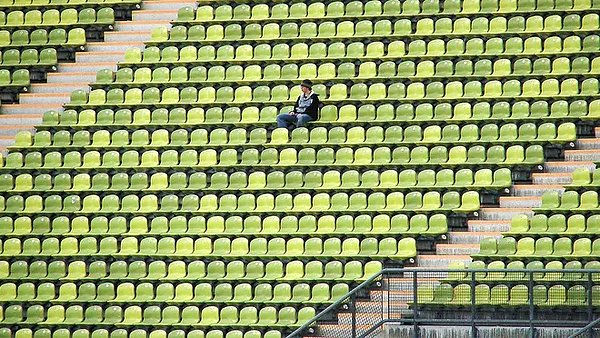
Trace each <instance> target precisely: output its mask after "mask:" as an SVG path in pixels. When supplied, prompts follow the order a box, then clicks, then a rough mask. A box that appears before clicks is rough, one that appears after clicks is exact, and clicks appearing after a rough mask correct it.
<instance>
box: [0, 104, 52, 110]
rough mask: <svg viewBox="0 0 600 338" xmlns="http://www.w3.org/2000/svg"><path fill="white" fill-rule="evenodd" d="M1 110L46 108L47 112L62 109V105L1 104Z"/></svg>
mask: <svg viewBox="0 0 600 338" xmlns="http://www.w3.org/2000/svg"><path fill="white" fill-rule="evenodd" d="M2 108H9V109H18V108H48V110H50V109H56V108H62V104H47V103H13V104H3V105H2V106H0V110H1V109H2Z"/></svg>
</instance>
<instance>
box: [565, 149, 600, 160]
mask: <svg viewBox="0 0 600 338" xmlns="http://www.w3.org/2000/svg"><path fill="white" fill-rule="evenodd" d="M565 161H592V162H595V161H600V150H596V149H585V150H578V149H577V150H565Z"/></svg>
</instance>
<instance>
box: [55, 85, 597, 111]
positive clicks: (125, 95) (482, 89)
mask: <svg viewBox="0 0 600 338" xmlns="http://www.w3.org/2000/svg"><path fill="white" fill-rule="evenodd" d="M313 89H314V91H315V92H316V93H318V94H320V96H321V101H323V102H325V103H329V102H339V101H346V100H354V101H357V100H360V101H364V102H369V101H372V102H382V101H383V102H385V101H394V102H396V101H403V102H404V101H406V102H413V100H418V99H427V100H433V99H438V100H439V99H444V100H456V99H475V98H484V99H493V98H500V97H503V98H509V97H510V98H513V97H514V98H519V97H528V98H529V97H531V98H542V97H545V98H554V97H556V96H564V97H574V96H575V97H576V96H586V97H588V96H597V95H598V94H599V93H600V89H599V84H598V79H596V78H588V79H585V80H582V81H579V80H578V79H576V78H569V79H564V80H561V81H559V80H557V79H546V80H543V81H540V80H538V79H529V80H526V81H523V82H521V81H519V80H509V81H506V82H504V83H502V82H500V81H498V80H491V81H488V82H486V83H482V82H480V81H469V82H468V83H466V84H463V83H462V82H460V81H452V82H449V83H447V84H444V83H442V82H431V83H428V84H427V85H425V83H421V82H412V83H410V84H409V85H408V86H406V85H405V84H404V83H393V84H389V85H386V84H384V83H374V84H371V85H367V84H364V83H359V84H355V85H352V86H351V87H350V88H348V86H346V85H345V84H343V83H337V84H334V85H332V86H331V87H329V88H326V87H325V86H324V85H316V86H315V88H313ZM299 91H300V88H299V87H298V86H290V87H288V86H286V85H277V86H274V87H272V88H269V86H258V87H256V88H254V89H252V88H251V87H250V86H240V87H237V88H234V87H229V86H223V87H220V88H218V89H217V88H215V87H210V86H207V87H203V88H200V89H199V90H198V88H196V87H186V88H183V89H182V90H180V89H179V88H177V87H169V88H166V89H162V90H161V89H159V88H156V87H150V88H146V89H144V90H143V91H142V89H141V88H131V89H127V90H126V91H124V90H123V89H120V88H115V89H111V90H108V91H106V90H104V89H94V90H92V91H91V92H89V93H87V92H86V91H84V90H76V91H73V92H72V93H71V101H70V103H68V104H66V105H65V108H67V109H80V110H82V109H85V108H89V107H92V108H104V107H106V108H109V107H122V106H133V107H135V106H166V107H170V106H177V105H221V104H226V103H229V104H240V105H250V104H257V105H261V106H263V105H267V104H269V103H271V102H273V103H275V102H277V103H285V104H293V102H295V100H296V98H297V97H298V95H300V94H299Z"/></svg>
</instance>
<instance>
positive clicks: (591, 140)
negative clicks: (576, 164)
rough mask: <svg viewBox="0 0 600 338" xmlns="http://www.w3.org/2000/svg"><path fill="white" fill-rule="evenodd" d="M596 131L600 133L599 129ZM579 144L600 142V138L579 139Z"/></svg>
mask: <svg viewBox="0 0 600 338" xmlns="http://www.w3.org/2000/svg"><path fill="white" fill-rule="evenodd" d="M596 131H598V132H600V130H599V129H598V128H596ZM577 142H600V138H596V137H594V138H578V139H577Z"/></svg>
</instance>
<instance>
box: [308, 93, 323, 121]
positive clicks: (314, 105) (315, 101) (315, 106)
mask: <svg viewBox="0 0 600 338" xmlns="http://www.w3.org/2000/svg"><path fill="white" fill-rule="evenodd" d="M320 104H321V101H320V100H319V95H316V94H313V95H312V102H311V103H310V106H308V107H307V108H306V112H305V113H306V114H307V115H310V117H312V118H313V120H316V119H318V118H319V105H320Z"/></svg>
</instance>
